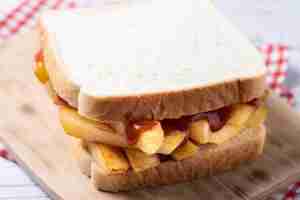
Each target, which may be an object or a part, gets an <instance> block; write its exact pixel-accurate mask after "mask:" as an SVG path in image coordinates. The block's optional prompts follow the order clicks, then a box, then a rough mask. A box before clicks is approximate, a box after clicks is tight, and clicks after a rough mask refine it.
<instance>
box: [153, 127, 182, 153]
mask: <svg viewBox="0 0 300 200" xmlns="http://www.w3.org/2000/svg"><path fill="white" fill-rule="evenodd" d="M185 136H186V133H185V132H183V131H178V130H173V131H170V132H169V133H168V134H167V135H166V136H165V139H164V142H163V144H162V145H161V147H160V148H159V149H158V151H157V153H160V154H166V155H168V154H170V153H172V152H173V151H174V150H175V149H176V148H177V147H178V146H179V145H180V144H181V143H182V142H183V141H184V138H185Z"/></svg>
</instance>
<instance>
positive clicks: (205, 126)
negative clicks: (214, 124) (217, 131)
mask: <svg viewBox="0 0 300 200" xmlns="http://www.w3.org/2000/svg"><path fill="white" fill-rule="evenodd" d="M189 133H190V138H191V140H193V141H194V142H196V143H197V144H206V143H208V142H209V137H210V135H211V134H212V132H211V130H210V127H209V123H208V121H207V120H206V119H203V120H198V121H195V122H191V123H190V124H189Z"/></svg>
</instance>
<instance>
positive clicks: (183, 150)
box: [171, 140, 198, 160]
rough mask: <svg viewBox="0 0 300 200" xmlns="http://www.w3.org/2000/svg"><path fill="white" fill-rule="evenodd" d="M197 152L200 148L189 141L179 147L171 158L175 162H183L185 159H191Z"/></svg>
mask: <svg viewBox="0 0 300 200" xmlns="http://www.w3.org/2000/svg"><path fill="white" fill-rule="evenodd" d="M197 152H198V146H197V145H195V144H194V143H193V142H191V141H189V140H188V141H187V142H186V143H184V144H182V145H181V146H179V147H178V148H177V149H176V150H175V151H174V152H173V153H172V154H171V156H172V158H174V159H175V160H183V159H185V158H189V157H191V156H193V155H195V154H196V153H197Z"/></svg>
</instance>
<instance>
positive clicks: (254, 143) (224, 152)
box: [77, 125, 266, 192]
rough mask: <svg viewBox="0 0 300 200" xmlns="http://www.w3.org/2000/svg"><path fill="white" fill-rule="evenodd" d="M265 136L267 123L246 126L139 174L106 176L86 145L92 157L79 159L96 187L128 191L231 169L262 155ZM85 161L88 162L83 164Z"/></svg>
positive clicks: (131, 172) (113, 190)
mask: <svg viewBox="0 0 300 200" xmlns="http://www.w3.org/2000/svg"><path fill="white" fill-rule="evenodd" d="M265 136H266V129H265V127H264V125H261V126H259V127H258V128H251V129H246V130H244V131H243V132H242V133H241V134H240V135H238V136H236V137H234V138H233V139H231V140H229V141H228V142H226V143H224V144H222V145H206V146H202V147H201V148H200V150H199V152H198V153H197V154H196V155H195V156H193V157H191V158H188V159H185V160H182V161H166V162H163V163H161V164H160V165H159V166H157V167H155V168H151V169H148V170H145V171H142V172H138V173H137V172H133V171H129V172H128V173H126V174H114V175H105V174H103V173H101V171H100V170H99V168H98V167H97V165H96V164H95V163H94V162H93V161H92V158H91V156H90V155H89V153H88V152H87V151H86V150H84V149H83V148H81V149H82V153H83V154H84V157H86V156H89V160H83V159H80V158H78V159H77V160H78V162H79V166H80V168H81V170H82V171H83V172H86V171H87V169H84V168H83V166H89V167H90V170H91V173H90V174H91V181H92V183H93V185H94V186H95V187H96V188H97V189H99V190H103V191H110V192H118V191H128V190H133V189H139V188H143V187H153V186H159V185H169V184H175V183H180V182H185V181H190V180H192V179H195V178H199V177H205V176H212V175H215V174H217V173H220V172H223V171H226V170H230V169H232V168H234V167H237V166H238V165H239V164H240V163H242V162H244V161H247V160H252V159H255V158H256V157H257V156H258V155H259V154H261V153H262V151H263V146H264V142H265ZM77 155H79V154H77ZM83 161H84V162H86V163H85V164H83V163H80V162H83Z"/></svg>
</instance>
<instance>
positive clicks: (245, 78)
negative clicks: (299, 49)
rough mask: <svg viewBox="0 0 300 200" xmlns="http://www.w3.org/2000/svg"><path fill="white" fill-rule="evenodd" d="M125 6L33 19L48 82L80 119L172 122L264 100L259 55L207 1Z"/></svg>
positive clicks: (154, 0)
mask: <svg viewBox="0 0 300 200" xmlns="http://www.w3.org/2000/svg"><path fill="white" fill-rule="evenodd" d="M130 2H131V3H128V2H127V1H124V2H123V3H121V4H120V6H118V7H117V8H115V9H107V10H106V9H103V10H102V11H99V12H92V11H91V12H84V11H59V12H55V11H51V12H47V13H45V14H44V15H43V16H42V17H41V19H40V22H39V30H40V32H41V46H42V50H43V52H44V58H45V65H46V68H47V71H48V73H49V76H50V80H51V82H52V84H53V86H54V88H55V90H56V92H57V93H58V95H59V96H60V97H62V98H63V99H65V100H66V101H67V102H68V103H69V104H70V105H71V106H73V107H75V108H78V111H79V113H80V114H81V115H83V116H86V117H89V118H94V119H100V120H105V121H122V120H140V119H154V120H161V119H165V118H179V117H181V116H183V115H192V114H195V113H199V112H205V111H210V110H215V109H218V108H220V107H223V106H226V105H230V104H234V103H241V102H247V101H250V100H252V99H254V98H257V97H260V96H261V95H262V94H263V92H264V90H265V84H264V74H265V68H264V64H263V62H262V58H261V56H260V54H259V53H258V52H257V50H256V49H255V48H254V47H253V46H252V45H251V44H250V42H249V41H248V40H247V39H246V38H245V37H244V36H243V35H242V34H241V33H240V32H239V31H238V30H237V29H236V28H235V27H234V26H233V25H232V24H231V23H229V22H228V21H227V20H226V19H225V18H224V17H223V16H222V15H221V14H220V13H219V12H218V11H217V10H216V9H215V8H214V7H213V5H212V4H211V2H210V1H209V0H201V1H199V0H186V1H182V0H165V1H160V0H149V1H133V2H132V1H130Z"/></svg>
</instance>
